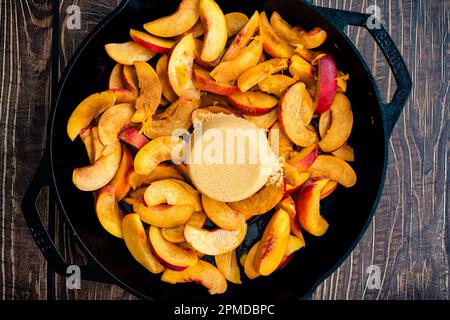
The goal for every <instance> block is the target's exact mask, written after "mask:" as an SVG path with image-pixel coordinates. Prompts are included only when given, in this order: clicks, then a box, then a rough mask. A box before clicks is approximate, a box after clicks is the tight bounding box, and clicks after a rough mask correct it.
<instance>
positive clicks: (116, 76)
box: [108, 63, 124, 90]
mask: <svg viewBox="0 0 450 320" xmlns="http://www.w3.org/2000/svg"><path fill="white" fill-rule="evenodd" d="M122 72H123V66H122V65H121V64H120V63H117V64H116V65H115V66H114V68H113V69H112V71H111V75H110V76H109V85H108V88H109V89H110V90H111V89H123V88H124V85H123V81H122Z"/></svg>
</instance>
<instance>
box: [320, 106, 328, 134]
mask: <svg viewBox="0 0 450 320" xmlns="http://www.w3.org/2000/svg"><path fill="white" fill-rule="evenodd" d="M330 126H331V111H330V110H328V111H327V112H324V113H321V114H320V118H319V135H320V137H321V138H322V139H323V138H324V137H325V135H326V134H327V131H328V129H330Z"/></svg>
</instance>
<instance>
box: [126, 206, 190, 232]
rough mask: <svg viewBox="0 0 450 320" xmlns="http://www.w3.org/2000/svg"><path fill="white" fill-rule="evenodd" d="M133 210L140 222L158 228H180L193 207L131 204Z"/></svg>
mask: <svg viewBox="0 0 450 320" xmlns="http://www.w3.org/2000/svg"><path fill="white" fill-rule="evenodd" d="M133 209H134V210H135V211H136V212H137V213H138V214H139V218H140V219H141V220H142V221H144V222H145V223H147V224H150V225H153V226H156V227H160V228H173V227H178V226H181V225H182V224H184V223H186V221H188V219H189V218H190V216H191V215H192V213H193V212H194V206H193V205H168V204H159V205H155V206H151V207H147V206H146V205H144V204H143V203H139V202H136V203H134V204H133Z"/></svg>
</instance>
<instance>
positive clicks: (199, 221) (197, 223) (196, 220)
mask: <svg viewBox="0 0 450 320" xmlns="http://www.w3.org/2000/svg"><path fill="white" fill-rule="evenodd" d="M205 221H206V214H205V213H204V212H203V211H195V212H194V213H193V214H192V215H191V217H190V218H189V219H188V221H186V224H188V225H191V226H194V227H197V228H202V227H203V225H204V224H205ZM161 234H162V235H163V237H164V238H165V239H166V240H167V241H170V242H173V243H183V242H186V238H185V237H184V225H181V226H178V227H174V228H162V229H161Z"/></svg>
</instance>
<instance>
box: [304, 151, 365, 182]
mask: <svg viewBox="0 0 450 320" xmlns="http://www.w3.org/2000/svg"><path fill="white" fill-rule="evenodd" d="M309 170H312V171H317V172H318V174H321V175H324V176H327V177H329V178H330V179H331V180H334V181H336V182H338V183H339V184H340V185H343V186H344V187H346V188H351V187H353V186H354V185H355V184H356V180H357V177H356V173H355V171H354V170H353V168H352V167H351V166H350V165H349V164H348V163H347V162H345V161H344V160H342V159H339V158H337V157H335V156H331V155H320V156H318V157H317V159H316V161H314V163H313V164H312V165H311V167H310V168H309Z"/></svg>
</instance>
